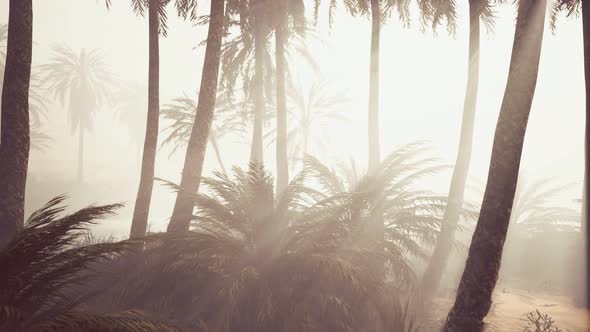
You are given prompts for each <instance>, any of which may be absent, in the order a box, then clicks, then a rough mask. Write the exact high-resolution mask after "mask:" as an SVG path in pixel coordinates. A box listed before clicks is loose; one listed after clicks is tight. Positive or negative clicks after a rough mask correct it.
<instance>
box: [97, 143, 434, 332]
mask: <svg viewBox="0 0 590 332" xmlns="http://www.w3.org/2000/svg"><path fill="white" fill-rule="evenodd" d="M416 149H417V145H409V146H406V147H404V148H402V149H400V150H398V151H397V152H395V153H394V154H392V155H391V156H390V157H388V158H387V159H386V160H385V162H384V164H383V166H382V167H381V168H380V170H379V172H378V173H376V174H375V175H373V176H371V177H369V176H366V177H362V178H361V177H359V179H358V181H355V182H354V183H352V182H351V183H350V185H351V186H350V187H349V188H347V187H346V186H345V184H344V183H343V182H344V181H343V180H341V179H339V178H337V177H336V175H335V174H334V173H333V172H329V171H328V168H327V167H325V166H323V165H321V164H320V163H319V162H317V160H313V159H312V158H308V160H307V162H306V167H305V169H304V170H303V172H302V173H300V174H299V175H298V176H297V177H296V178H295V179H294V180H293V181H292V182H291V183H290V184H289V186H288V187H287V188H286V190H285V191H284V193H283V194H282V195H280V197H275V196H276V194H275V192H274V188H273V187H274V186H273V179H272V177H271V176H270V175H269V174H268V173H267V172H266V171H265V170H264V169H263V168H262V167H261V166H257V165H251V166H250V168H249V169H248V170H246V171H244V170H241V169H239V168H234V170H233V174H232V175H231V176H230V175H228V174H225V173H221V172H219V173H216V174H215V176H214V177H213V178H205V179H203V181H202V183H203V185H204V186H205V187H206V188H205V189H206V190H205V191H203V192H202V193H199V194H197V195H195V196H194V201H195V208H196V209H195V215H194V220H193V227H192V230H191V231H190V232H188V233H186V234H183V235H155V236H152V240H150V241H149V243H148V244H146V247H145V248H144V251H143V252H142V253H141V254H138V255H136V256H134V257H133V258H130V259H129V260H125V261H124V262H123V263H121V264H122V266H125V268H126V269H127V270H128V271H129V270H132V271H135V273H134V274H133V275H129V276H128V277H127V278H125V280H124V282H122V283H121V284H120V285H118V286H117V287H116V288H115V289H114V290H113V292H114V293H112V294H110V295H108V296H107V297H108V298H110V299H114V300H113V301H111V302H109V303H108V304H106V305H107V306H109V307H113V306H114V307H117V308H119V309H121V310H129V309H142V310H146V311H150V312H158V313H159V314H160V315H162V316H163V317H167V318H169V319H171V320H172V321H173V322H174V323H175V324H178V325H180V326H183V327H185V328H187V329H189V330H206V329H209V330H213V331H343V330H351V331H360V330H371V331H373V330H374V331H403V330H404V328H406V326H405V325H406V321H407V319H408V318H407V315H408V314H407V311H408V310H410V309H408V308H404V306H402V305H401V303H402V301H404V298H405V297H406V296H408V295H409V293H410V292H411V289H412V286H413V282H414V272H413V271H412V269H411V267H410V265H409V263H408V260H407V259H408V257H407V255H408V254H410V255H417V256H424V255H425V253H424V248H425V247H428V246H429V245H430V244H431V243H432V241H433V239H434V237H435V236H436V233H437V231H438V228H439V223H440V214H441V212H442V210H443V209H444V205H445V200H444V198H442V197H439V196H436V195H432V194H428V193H424V192H420V191H413V190H410V186H411V185H412V184H413V183H414V182H416V181H418V180H419V179H420V178H421V177H422V176H425V175H428V174H430V173H432V172H436V171H437V170H439V169H441V168H442V167H441V166H432V167H429V168H427V169H421V168H420V167H421V166H423V165H424V164H423V163H424V162H426V161H428V159H425V158H419V157H417V155H416V154H415V153H416ZM328 173H329V174H328ZM171 185H172V186H174V185H173V184H171ZM175 188H176V189H177V187H175ZM376 223H381V225H382V227H380V228H379V227H377V229H379V230H381V231H382V233H375V232H374V230H375V227H374V225H375V224H376Z"/></svg>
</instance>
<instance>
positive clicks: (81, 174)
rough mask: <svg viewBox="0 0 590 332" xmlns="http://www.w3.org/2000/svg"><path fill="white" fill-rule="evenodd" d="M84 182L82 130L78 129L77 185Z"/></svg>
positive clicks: (81, 128)
mask: <svg viewBox="0 0 590 332" xmlns="http://www.w3.org/2000/svg"><path fill="white" fill-rule="evenodd" d="M83 181H84V128H83V127H82V124H81V123H80V127H78V183H82V182H83Z"/></svg>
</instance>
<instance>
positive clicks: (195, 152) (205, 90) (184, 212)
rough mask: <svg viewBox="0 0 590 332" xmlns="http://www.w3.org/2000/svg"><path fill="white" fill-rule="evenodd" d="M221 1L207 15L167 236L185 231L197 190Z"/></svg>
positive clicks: (211, 108)
mask: <svg viewBox="0 0 590 332" xmlns="http://www.w3.org/2000/svg"><path fill="white" fill-rule="evenodd" d="M224 1H225V0H211V14H210V21H209V32H208V34H207V47H206V49H205V62H204V63H203V74H202V76H201V88H200V90H199V101H198V104H197V115H196V117H195V122H194V124H193V129H192V131H191V136H190V138H189V142H188V147H187V149H186V157H185V160H184V168H183V172H182V178H181V180H180V190H179V191H178V195H177V196H176V202H175V204H174V210H173V212H172V217H171V219H170V223H169V224H168V232H182V231H186V230H188V228H189V225H190V220H191V218H192V214H193V207H194V204H193V199H192V197H193V195H194V194H195V193H196V192H197V191H198V190H199V184H200V182H201V174H202V172H203V162H204V160H205V149H206V148H207V141H208V137H209V131H210V130H211V123H212V122H213V113H214V112H215V96H217V79H218V76H219V60H220V56H221V39H222V37H223V33H224V30H223V19H224V9H223V8H224Z"/></svg>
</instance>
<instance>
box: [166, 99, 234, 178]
mask: <svg viewBox="0 0 590 332" xmlns="http://www.w3.org/2000/svg"><path fill="white" fill-rule="evenodd" d="M237 109H239V107H238V106H237V105H234V104H232V103H228V102H227V101H226V99H225V95H224V94H220V95H218V97H217V102H216V103H215V115H214V118H213V125H212V126H211V131H210V132H209V144H211V147H212V148H213V152H214V153H215V157H216V159H217V162H218V164H219V167H220V169H221V171H222V172H223V173H224V174H227V169H226V168H225V165H224V163H223V158H222V156H221V150H220V149H219V141H220V140H221V139H222V138H223V137H224V136H225V135H227V134H234V135H235V134H239V133H240V132H242V133H243V132H245V127H244V126H245V125H244V121H243V119H242V118H241V117H240V114H239V110H238V113H237V114H236V110H237ZM161 115H162V117H163V119H164V120H169V121H172V122H171V123H170V125H169V126H168V127H167V128H165V129H164V131H166V132H168V136H167V137H166V138H165V139H164V140H163V141H162V146H165V145H172V152H171V153H174V152H175V151H177V150H178V149H179V148H181V147H186V146H187V144H188V141H189V139H190V135H191V131H192V128H193V125H194V122H195V117H196V115H197V101H196V100H194V99H192V98H189V97H188V96H186V95H185V96H183V97H179V98H174V99H173V100H172V102H171V103H169V104H166V105H165V106H164V107H163V108H162V111H161Z"/></svg>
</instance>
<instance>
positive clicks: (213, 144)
mask: <svg viewBox="0 0 590 332" xmlns="http://www.w3.org/2000/svg"><path fill="white" fill-rule="evenodd" d="M209 140H210V141H211V147H212V148H213V152H215V159H217V163H218V164H219V168H220V169H221V172H223V174H224V175H228V174H227V169H226V168H225V164H224V163H223V159H222V158H221V151H219V143H218V142H217V138H216V137H214V136H211V137H210V138H209Z"/></svg>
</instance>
